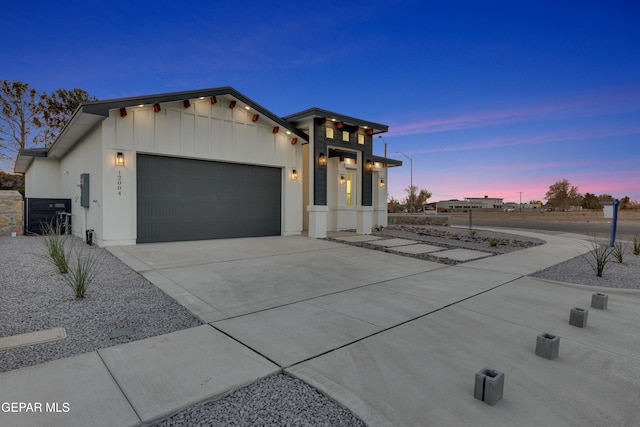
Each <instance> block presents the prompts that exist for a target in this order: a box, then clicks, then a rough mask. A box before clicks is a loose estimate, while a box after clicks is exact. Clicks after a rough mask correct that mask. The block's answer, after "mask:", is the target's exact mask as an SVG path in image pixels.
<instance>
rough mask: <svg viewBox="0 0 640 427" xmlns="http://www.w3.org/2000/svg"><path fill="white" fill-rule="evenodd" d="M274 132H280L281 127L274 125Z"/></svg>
mask: <svg viewBox="0 0 640 427" xmlns="http://www.w3.org/2000/svg"><path fill="white" fill-rule="evenodd" d="M272 132H273V133H278V132H280V128H279V127H278V126H274V127H273V130H272Z"/></svg>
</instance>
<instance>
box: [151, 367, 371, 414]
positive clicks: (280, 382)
mask: <svg viewBox="0 0 640 427" xmlns="http://www.w3.org/2000/svg"><path fill="white" fill-rule="evenodd" d="M153 425H154V426H156V427H169V426H175V427H179V426H184V427H192V426H272V425H277V426H353V427H359V426H362V427H364V426H365V424H364V423H363V422H362V421H360V420H359V419H358V418H356V417H355V416H354V415H353V414H351V412H349V411H347V410H346V409H344V408H342V407H341V406H338V405H337V404H336V403H334V402H333V401H332V400H330V399H329V398H327V397H326V396H324V395H323V394H321V393H320V392H319V391H317V390H316V389H314V388H312V387H310V386H308V385H307V384H305V383H304V382H302V381H300V380H298V379H295V378H292V377H289V376H287V375H283V374H277V375H272V376H270V377H267V378H265V379H263V380H260V381H256V382H255V383H253V384H251V385H248V386H247V387H244V388H241V389H240V390H238V391H236V392H234V393H232V394H230V395H229V396H227V397H225V398H224V399H220V400H217V401H214V402H206V403H200V404H197V405H193V406H191V407H189V408H186V409H184V410H182V411H180V412H178V413H177V414H175V415H173V416H171V417H169V418H166V419H164V420H162V421H160V422H158V423H156V424H153Z"/></svg>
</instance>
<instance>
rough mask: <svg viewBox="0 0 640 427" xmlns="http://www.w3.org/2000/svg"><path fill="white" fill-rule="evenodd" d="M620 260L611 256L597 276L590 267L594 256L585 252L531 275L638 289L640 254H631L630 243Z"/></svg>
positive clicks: (579, 282) (639, 285) (571, 281)
mask: <svg viewBox="0 0 640 427" xmlns="http://www.w3.org/2000/svg"><path fill="white" fill-rule="evenodd" d="M585 244H586V245H588V247H589V248H591V247H592V246H591V245H592V244H590V243H586V242H585ZM622 261H623V262H622V263H619V262H618V261H617V260H615V259H613V258H612V259H610V260H609V262H608V263H607V265H606V267H605V269H604V272H603V274H602V277H598V276H597V275H596V273H595V270H594V269H593V267H592V265H594V264H595V258H594V256H593V254H592V253H587V254H585V255H579V256H577V257H575V258H572V259H570V260H568V261H565V262H563V263H561V264H556V265H554V266H553V267H549V268H546V269H544V270H541V271H538V272H536V273H534V274H532V275H531V277H537V278H540V279H547V280H554V281H558V282H566V283H575V284H579V285H589V286H602V287H606V288H619V289H640V256H639V255H634V254H633V249H632V248H631V245H629V247H628V248H627V250H626V252H625V255H624V256H623V258H622Z"/></svg>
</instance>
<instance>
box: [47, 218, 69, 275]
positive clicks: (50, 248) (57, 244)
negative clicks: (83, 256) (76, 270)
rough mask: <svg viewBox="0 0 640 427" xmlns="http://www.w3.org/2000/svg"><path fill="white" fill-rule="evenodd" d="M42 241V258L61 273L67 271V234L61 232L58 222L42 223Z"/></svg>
mask: <svg viewBox="0 0 640 427" xmlns="http://www.w3.org/2000/svg"><path fill="white" fill-rule="evenodd" d="M42 231H43V232H44V234H43V235H42V242H43V244H44V248H45V251H46V253H45V254H44V255H42V258H44V259H46V260H47V261H49V263H51V264H52V265H53V266H54V267H56V268H57V269H58V271H59V272H60V273H62V274H66V273H67V272H68V271H69V256H70V255H71V247H70V246H69V245H67V237H68V235H67V234H62V232H61V228H60V224H58V223H56V224H55V225H54V224H43V225H42Z"/></svg>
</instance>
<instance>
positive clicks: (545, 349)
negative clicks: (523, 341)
mask: <svg viewBox="0 0 640 427" xmlns="http://www.w3.org/2000/svg"><path fill="white" fill-rule="evenodd" d="M559 349H560V337H559V336H556V335H551V334H540V335H538V337H537V338H536V355H537V356H540V357H544V358H545V359H549V360H553V359H555V358H556V357H558V350H559Z"/></svg>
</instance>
